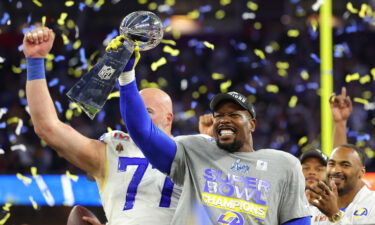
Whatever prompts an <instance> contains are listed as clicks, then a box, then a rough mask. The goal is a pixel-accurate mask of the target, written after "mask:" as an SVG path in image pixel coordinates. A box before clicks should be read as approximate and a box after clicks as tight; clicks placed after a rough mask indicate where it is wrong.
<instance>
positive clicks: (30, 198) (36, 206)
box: [29, 196, 38, 210]
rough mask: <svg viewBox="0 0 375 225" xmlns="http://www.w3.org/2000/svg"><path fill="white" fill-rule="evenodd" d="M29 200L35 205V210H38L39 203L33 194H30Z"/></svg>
mask: <svg viewBox="0 0 375 225" xmlns="http://www.w3.org/2000/svg"><path fill="white" fill-rule="evenodd" d="M29 200H30V202H31V205H32V206H33V208H34V209H35V210H37V209H38V203H36V201H34V198H33V197H32V196H29Z"/></svg>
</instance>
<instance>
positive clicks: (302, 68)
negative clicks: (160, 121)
mask: <svg viewBox="0 0 375 225" xmlns="http://www.w3.org/2000/svg"><path fill="white" fill-rule="evenodd" d="M89 2H92V3H89ZM98 2H99V1H74V3H75V4H74V5H73V6H71V7H67V6H66V5H65V1H41V3H42V6H41V7H38V6H37V5H36V4H35V3H34V2H33V1H14V0H13V1H12V0H1V1H0V57H1V58H0V77H1V82H0V108H1V109H3V110H7V112H6V113H5V114H3V115H1V116H0V127H1V128H0V148H1V149H2V150H3V151H4V154H0V174H15V173H17V172H19V173H22V174H29V173H30V167H31V166H36V167H37V168H38V173H43V174H61V173H65V171H66V170H69V171H71V173H82V171H80V170H79V169H77V168H76V167H74V166H72V165H71V164H69V163H67V162H66V161H65V160H64V159H62V158H59V157H58V156H57V154H56V153H55V152H54V151H53V150H52V149H50V148H49V147H48V146H45V145H44V144H43V143H41V141H40V139H39V138H38V137H37V136H36V135H35V133H34V131H33V127H32V123H31V121H30V116H29V115H28V113H27V111H26V106H27V102H26V99H25V94H24V92H25V90H24V89H25V77H26V70H25V61H24V56H23V53H22V50H20V46H21V44H22V38H23V33H24V32H25V31H27V29H26V28H28V27H30V26H32V25H37V24H40V22H41V20H42V17H43V16H45V18H46V26H48V27H50V28H52V29H53V30H54V32H55V33H56V35H57V38H56V40H55V44H54V47H53V49H52V51H51V53H52V54H53V55H54V59H53V60H52V61H50V65H52V69H51V70H48V71H47V78H48V81H53V82H52V84H51V83H50V86H51V87H50V91H51V94H52V97H53V99H54V100H55V101H58V104H60V105H61V112H59V116H60V118H61V120H63V121H65V122H66V123H69V124H71V125H72V126H73V127H74V128H76V129H77V130H79V131H80V132H82V133H83V134H85V135H86V136H88V137H90V138H99V137H100V136H101V134H102V133H104V132H106V131H107V130H108V128H110V129H121V130H125V127H124V126H123V123H122V122H121V118H120V114H119V110H118V99H116V98H114V99H111V100H109V101H108V102H107V104H106V105H105V108H104V110H103V111H102V112H101V113H100V114H99V115H97V116H96V118H95V119H94V120H93V121H91V120H90V119H89V118H88V117H87V116H86V115H84V114H79V113H78V111H77V110H76V109H73V110H72V112H73V114H74V115H73V117H72V118H71V119H68V118H67V117H66V113H69V112H70V109H69V101H68V99H67V97H66V95H65V93H66V92H67V90H69V88H70V87H71V86H72V85H73V84H74V83H75V82H77V81H78V79H79V78H77V77H75V76H74V75H72V74H74V73H78V74H82V73H85V72H86V71H87V66H90V65H93V64H95V62H97V60H98V59H99V58H100V56H101V55H103V54H104V49H105V44H106V43H107V42H106V41H108V40H109V39H110V37H114V35H115V34H116V32H117V29H118V26H119V24H120V22H121V20H122V18H123V17H124V16H125V15H127V14H128V13H130V12H133V11H137V10H150V11H152V12H154V13H156V14H157V15H158V16H159V17H160V18H161V19H162V21H163V22H164V25H165V28H167V27H168V26H170V25H171V24H173V23H174V22H175V21H176V20H177V18H178V17H177V16H181V15H182V16H186V15H192V13H191V12H199V17H198V18H195V19H194V20H191V21H190V22H193V23H194V24H195V26H196V30H195V31H191V32H183V31H182V32H181V33H179V32H178V31H179V30H180V29H181V28H187V27H188V26H187V25H177V27H176V26H175V25H173V26H171V27H172V29H169V28H167V29H166V32H165V36H164V39H167V40H174V41H175V42H176V45H175V46H173V45H169V46H170V47H172V48H173V49H178V50H179V51H180V53H179V55H178V56H171V55H170V54H169V53H167V52H164V51H163V48H164V47H165V46H166V45H168V44H164V43H162V44H160V45H159V46H157V47H156V48H155V49H153V50H150V51H147V52H142V57H141V61H140V63H139V64H138V66H137V68H136V77H137V81H138V83H139V87H140V88H144V87H149V86H152V85H154V86H158V87H160V88H162V89H163V90H165V91H166V92H167V93H169V94H170V95H171V96H172V100H173V102H174V113H175V121H174V124H173V125H174V128H173V134H174V135H181V134H191V133H195V132H197V131H198V127H197V124H198V116H199V115H201V114H203V113H207V112H209V111H208V110H209V109H208V103H209V100H210V99H211V97H212V96H213V94H216V93H219V92H221V91H231V90H234V91H239V92H241V93H243V94H245V95H246V96H248V97H249V98H250V100H251V101H252V102H253V103H254V105H255V108H256V112H257V115H258V118H257V129H256V131H255V133H254V145H255V148H256V149H261V148H276V149H281V150H283V151H287V152H290V153H292V154H294V155H296V156H299V155H300V154H301V152H302V151H305V150H307V149H310V148H320V97H319V88H320V64H319V59H318V58H319V32H318V31H319V28H317V29H318V30H316V31H314V29H313V24H314V22H313V21H319V15H318V13H317V12H315V11H314V10H312V8H311V6H312V5H313V4H314V3H315V2H316V1H310V0H303V1H302V0H289V1H275V0H273V1H271V0H265V1H252V2H253V3H256V4H257V5H258V9H257V10H254V9H253V10H252V9H250V8H249V7H248V5H249V2H248V1H236V0H233V1H224V0H222V1H219V0H218V1H213V0H206V1H203V0H201V1H198V0H183V1H170V0H167V1H160V0H156V1H135V0H131V1H124V0H123V1H115V0H112V1H104V4H103V5H101V6H99V5H97V4H98ZM143 2H146V3H144V4H143ZM222 3H228V4H226V5H225V4H222ZM347 3H349V1H333V11H334V18H333V26H334V30H333V41H334V46H333V47H334V55H335V57H334V70H333V76H334V91H335V92H336V93H339V92H340V89H341V87H342V86H346V87H347V89H348V94H349V95H350V96H351V97H352V100H353V98H361V99H366V100H368V102H370V104H368V105H366V106H365V105H364V104H362V103H357V102H354V103H353V106H354V109H353V114H352V116H351V118H350V121H349V124H348V129H349V130H348V135H349V140H350V142H351V143H354V144H357V145H359V146H360V147H362V148H363V149H364V150H365V151H366V153H367V156H368V160H367V168H368V171H373V172H374V171H375V165H374V164H375V163H374V154H375V153H374V151H373V149H375V139H374V134H375V129H374V126H375V111H374V108H375V103H374V96H373V95H374V93H373V92H374V90H375V82H374V80H375V41H374V40H375V33H374V28H375V27H374V26H375V25H374V24H375V19H374V17H375V16H374V13H373V12H372V14H367V15H368V16H366V17H365V18H361V17H360V15H359V14H358V13H352V12H350V11H349V10H348V8H347ZM95 4H96V6H95ZM352 4H353V7H354V8H356V9H361V4H369V6H370V7H371V8H372V9H375V1H373V0H371V1H352ZM155 6H156V7H155ZM194 10H195V11H194ZM64 12H65V13H67V18H66V19H65V23H62V24H61V25H60V24H58V20H59V18H60V15H61V13H64ZM189 13H190V14H189ZM220 13H224V14H225V16H224V17H223V18H218V17H217V15H218V14H220ZM249 17H250V18H249ZM185 19H186V17H185ZM70 20H71V22H69V21H70ZM69 23H70V24H72V26H71V27H70V26H68V24H69ZM291 29H294V30H298V31H299V36H297V37H290V36H288V31H289V30H291ZM111 33H112V34H114V35H112V36H108V35H109V34H111ZM62 34H64V35H65V36H66V37H67V38H68V40H69V43H68V44H64V41H63V38H62ZM179 34H180V35H179ZM77 41H80V43H81V44H80V45H79V46H78V48H74V43H77ZM205 41H207V42H208V43H211V44H213V45H214V46H215V48H214V49H210V48H208V47H207V46H206V45H205V44H204V42H205ZM255 49H259V50H262V52H263V53H264V54H265V59H261V58H260V57H259V56H257V55H256V53H255ZM82 53H84V56H83V55H82ZM161 57H165V58H166V59H167V63H166V64H165V65H162V66H160V67H159V68H158V69H157V70H156V71H152V70H151V67H150V65H151V64H152V63H153V62H156V61H157V60H159V59H160V58H161ZM61 58H62V60H57V59H61ZM85 60H86V61H87V63H85ZM280 62H282V63H284V64H281V65H280ZM283 65H287V67H283ZM214 73H219V74H221V79H214V78H213V76H212V74H214ZM306 73H307V74H308V75H309V76H308V77H303V76H301V74H306ZM355 73H358V75H359V77H361V78H362V79H364V78H363V77H366V75H367V76H369V77H370V79H369V81H368V82H363V80H358V79H357V80H353V81H350V82H347V81H348V80H346V77H347V75H348V74H355ZM280 74H281V75H280ZM283 74H286V75H283ZM361 81H362V82H361ZM226 84H227V87H226V88H225V85H226ZM269 85H274V86H276V87H278V91H276V92H272V91H270V87H272V86H269ZM292 96H296V97H297V98H298V101H297V104H296V105H295V106H292V107H291V106H290V105H289V102H290V99H291V97H292ZM19 119H22V121H23V127H22V129H21V133H20V134H19V135H18V134H16V127H17V124H18V122H12V121H17V120H19ZM303 139H305V140H306V142H303V141H301V140H303ZM18 144H23V145H24V146H25V147H26V151H25V152H23V151H19V150H17V151H11V147H12V146H14V145H18ZM13 209H14V213H13V214H12V216H11V218H10V219H9V222H8V223H7V224H22V223H27V224H64V223H65V221H62V220H63V218H66V216H67V212H69V210H70V208H69V207H56V208H53V209H50V208H43V207H42V208H41V209H39V211H34V210H33V209H32V208H31V207H13ZM94 210H100V209H94ZM24 213H26V214H25V216H19V215H20V214H24ZM98 214H99V215H101V214H102V213H100V212H98ZM27 215H28V216H27ZM37 215H39V216H37ZM41 215H45V216H41ZM58 215H60V217H59V216H58ZM28 218H30V219H28ZM39 218H40V219H39ZM46 218H50V220H49V221H48V222H41V221H42V219H46ZM52 220H53V221H52ZM37 221H39V222H37ZM61 221H62V222H61Z"/></svg>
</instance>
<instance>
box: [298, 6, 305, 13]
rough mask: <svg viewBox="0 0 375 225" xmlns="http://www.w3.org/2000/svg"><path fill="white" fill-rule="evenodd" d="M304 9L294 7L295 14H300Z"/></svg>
mask: <svg viewBox="0 0 375 225" xmlns="http://www.w3.org/2000/svg"><path fill="white" fill-rule="evenodd" d="M304 11H305V10H304V9H303V8H302V7H301V6H297V7H296V14H302V13H303V12H304Z"/></svg>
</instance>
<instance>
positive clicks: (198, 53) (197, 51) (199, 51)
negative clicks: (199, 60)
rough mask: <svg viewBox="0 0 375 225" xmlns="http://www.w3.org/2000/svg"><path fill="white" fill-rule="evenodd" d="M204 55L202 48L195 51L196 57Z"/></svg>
mask: <svg viewBox="0 0 375 225" xmlns="http://www.w3.org/2000/svg"><path fill="white" fill-rule="evenodd" d="M202 53H203V50H202V49H201V48H196V49H195V54H196V55H202Z"/></svg>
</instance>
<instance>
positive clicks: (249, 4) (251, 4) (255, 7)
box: [246, 1, 259, 11]
mask: <svg viewBox="0 0 375 225" xmlns="http://www.w3.org/2000/svg"><path fill="white" fill-rule="evenodd" d="M246 6H247V8H249V9H251V10H253V11H257V10H258V8H259V7H258V4H257V3H255V2H252V1H248V2H247V3H246Z"/></svg>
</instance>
